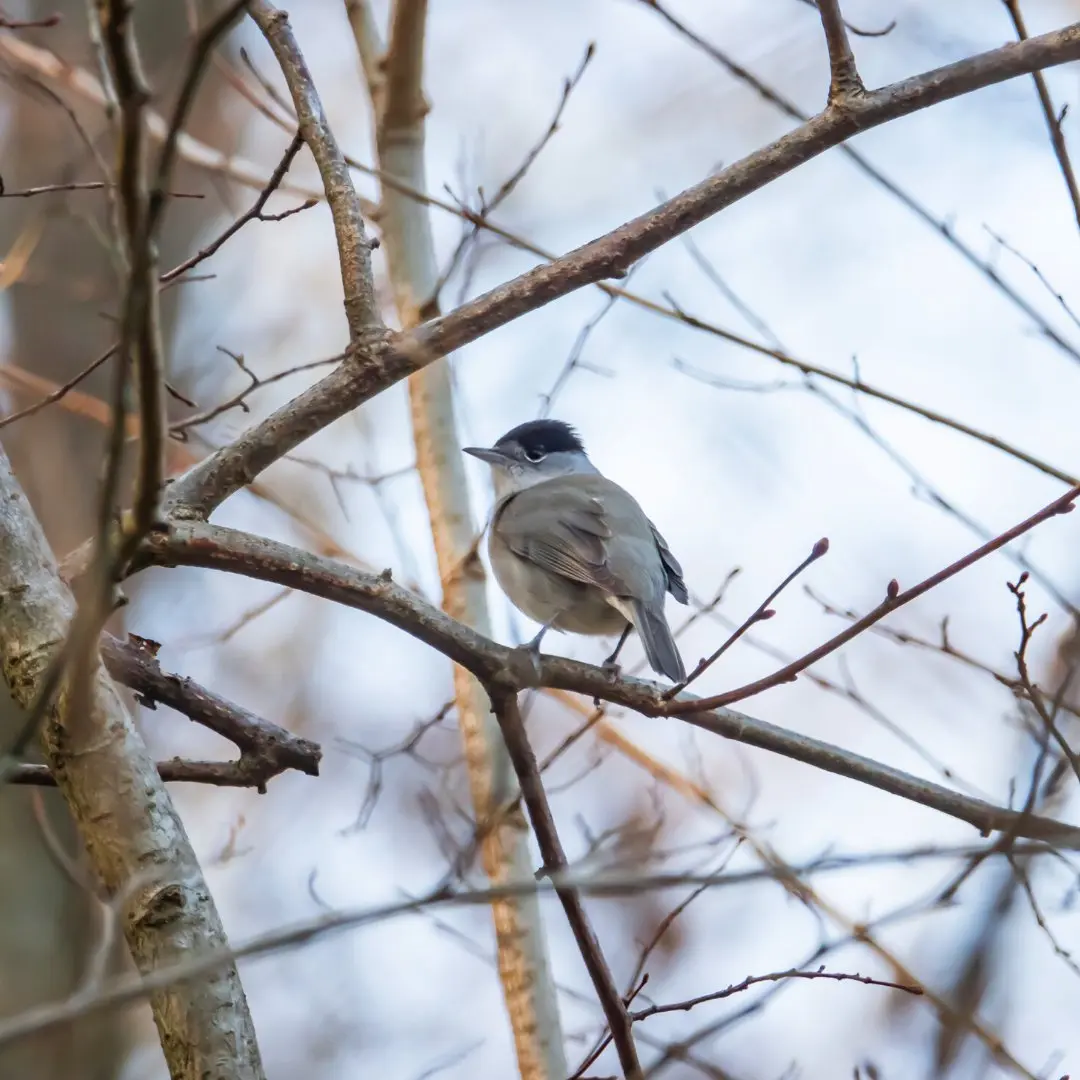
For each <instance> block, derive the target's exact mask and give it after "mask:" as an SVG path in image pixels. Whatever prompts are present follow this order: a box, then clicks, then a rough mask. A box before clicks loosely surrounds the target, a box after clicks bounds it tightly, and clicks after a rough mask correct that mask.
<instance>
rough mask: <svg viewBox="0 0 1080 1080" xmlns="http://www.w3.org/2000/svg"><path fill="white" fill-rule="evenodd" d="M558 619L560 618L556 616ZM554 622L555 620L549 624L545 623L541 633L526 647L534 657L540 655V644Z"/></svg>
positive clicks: (551, 620)
mask: <svg viewBox="0 0 1080 1080" xmlns="http://www.w3.org/2000/svg"><path fill="white" fill-rule="evenodd" d="M556 618H558V616H556ZM554 622H555V619H550V620H549V621H548V622H546V623H544V625H543V626H541V627H540V633H538V634H537V635H536V637H534V638H533V639H532V641H530V642H529V643H528V644H527V645H525V648H526V649H528V650H529V652H531V653H532V654H533V655H534V656H539V655H540V642H541V641H543V639H544V635H545V634H546V633H547V632H548V631H549V630H550V629H551V626H552V623H554Z"/></svg>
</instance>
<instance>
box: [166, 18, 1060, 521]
mask: <svg viewBox="0 0 1080 1080" xmlns="http://www.w3.org/2000/svg"><path fill="white" fill-rule="evenodd" d="M1078 58H1080V23H1076V24H1073V25H1071V26H1068V27H1066V28H1064V29H1062V30H1057V31H1054V32H1053V33H1050V34H1044V35H1042V36H1040V37H1034V38H1029V39H1028V40H1027V41H1024V42H1020V43H1013V44H1009V45H1004V46H1002V47H1001V48H1000V49H994V50H992V51H990V52H985V53H980V54H979V55H977V56H973V57H969V58H968V59H966V60H961V61H958V62H957V63H955V64H949V65H947V66H946V67H943V68H938V69H936V70H934V71H929V72H926V73H925V74H922V75H918V76H915V77H914V78H911V79H906V80H904V81H903V82H899V83H893V84H891V85H890V86H887V87H884V88H883V89H880V90H873V91H868V92H867V93H865V94H862V95H860V96H859V97H857V98H855V99H852V100H851V101H849V102H848V103H847V106H846V107H845V108H844V109H843V110H839V111H837V110H827V111H826V112H825V113H822V114H820V115H819V116H816V117H814V118H812V119H811V120H809V121H807V122H806V123H805V124H802V125H801V126H799V127H798V128H796V129H795V130H793V131H791V132H789V133H788V134H786V135H783V136H781V137H780V138H779V139H777V140H776V141H775V142H772V143H770V144H769V145H768V146H766V147H763V148H762V149H760V150H757V151H755V152H754V153H752V154H750V155H749V156H748V157H746V158H744V159H743V160H742V161H739V162H736V163H735V164H734V165H731V166H729V167H728V168H727V169H724V170H722V171H721V172H719V173H717V174H715V175H714V176H710V177H709V178H708V179H706V180H703V181H702V182H701V183H699V184H697V185H695V186H694V187H692V188H689V189H688V190H687V191H684V192H683V193H682V194H680V195H676V196H675V197H674V198H672V199H669V200H668V201H667V202H665V203H663V204H662V205H660V206H659V207H657V208H656V209H655V210H652V211H650V212H648V213H646V214H643V215H642V216H641V217H638V218H635V219H634V220H633V221H630V222H628V223H627V224H625V225H622V226H620V227H619V228H617V229H615V230H614V231H612V232H610V233H607V234H606V235H604V236H602V237H600V238H598V239H597V240H593V241H592V242H590V243H588V244H585V245H584V246H582V247H580V248H578V249H576V250H575V251H572V252H570V253H569V254H567V255H564V256H563V257H562V258H560V259H556V260H555V261H554V262H552V263H550V264H548V265H546V266H540V267H537V268H536V269H534V270H530V271H528V272H527V273H525V274H522V275H521V276H520V277H517V278H514V279H513V280H512V281H509V282H507V283H506V284H505V285H502V286H499V287H498V288H496V289H493V290H492V291H491V292H488V293H485V294H484V295H483V296H480V297H477V298H476V299H475V300H473V301H470V302H469V303H467V304H464V305H462V306H461V307H460V308H458V309H457V310H456V311H454V312H451V313H450V314H449V315H444V316H442V317H441V318H437V319H434V320H432V321H431V322H428V323H425V324H424V325H423V326H421V327H419V328H417V329H416V330H414V331H412V332H409V333H404V334H401V335H399V336H397V337H396V338H395V339H394V340H393V341H392V342H391V343H390V344H389V345H388V346H387V347H386V348H385V349H377V350H375V351H374V353H373V355H372V356H371V357H370V358H368V359H366V360H364V361H362V362H357V363H349V364H343V365H341V367H340V368H338V369H337V370H336V371H334V372H332V373H331V374H330V375H328V376H327V377H326V378H325V379H323V380H322V381H321V382H319V383H316V384H315V385H314V386H313V387H311V388H310V389H309V390H308V391H307V392H306V393H304V394H302V395H301V396H300V397H298V398H296V399H295V400H294V401H292V402H290V403H289V404H288V405H286V406H284V407H282V408H281V409H278V410H277V411H276V412H274V413H272V414H271V415H270V416H269V417H267V418H266V419H265V420H264V421H262V422H261V423H259V424H257V425H255V426H254V427H253V428H251V429H250V430H248V431H247V432H245V433H244V434H243V435H241V436H240V438H239V439H237V440H236V441H235V442H234V443H233V444H232V445H231V446H229V447H227V448H225V449H222V450H219V451H217V452H216V453H214V454H212V455H211V456H210V457H209V458H207V459H206V460H205V461H203V462H200V464H199V465H197V466H195V468H194V469H192V470H191V471H190V472H188V473H187V474H186V475H185V476H183V477H181V478H180V479H179V480H177V481H176V482H175V483H174V484H173V487H172V505H173V506H174V508H175V510H176V512H177V513H181V512H182V513H184V514H185V515H187V516H206V515H208V514H209V513H210V512H211V511H212V510H213V509H214V508H215V507H217V506H218V505H220V503H221V502H223V501H224V500H225V499H226V498H228V497H229V496H230V495H231V494H233V493H234V492H236V491H239V490H240V488H242V487H243V486H244V485H245V484H247V483H249V482H250V481H251V480H252V479H253V478H254V477H255V476H257V475H258V474H259V473H260V472H262V470H263V469H265V468H267V466H269V465H270V464H272V463H273V462H274V461H276V460H278V458H280V457H282V456H283V455H284V454H287V453H289V451H291V450H292V449H294V448H295V447H296V446H297V445H298V444H299V443H301V442H303V441H304V440H305V439H307V438H308V437H310V436H311V435H313V434H314V433H315V432H316V431H319V430H321V428H323V427H325V426H326V425H327V424H329V423H331V422H332V421H333V420H336V419H337V418H338V417H340V416H343V415H344V414H345V413H347V412H350V411H351V410H353V409H355V408H356V407H357V406H358V405H360V404H362V403H363V402H365V401H368V400H369V399H370V398H372V397H373V396H375V394H377V393H379V392H380V391H382V390H385V389H386V388H387V387H388V386H392V385H393V384H394V383H396V382H398V381H399V380H401V379H403V378H405V377H407V376H408V375H411V374H413V373H414V372H416V371H419V370H420V369H421V368H423V367H425V366H426V365H427V364H430V363H432V362H433V361H435V360H437V359H438V358H439V357H441V356H445V355H446V354H447V353H448V352H452V351H453V350H455V349H458V348H461V347H462V346H463V345H467V344H469V343H470V342H472V341H475V340H476V339H477V338H479V337H481V336H483V335H484V334H486V333H489V332H490V331H491V330H494V329H496V328H498V327H500V326H503V325H505V324H506V323H508V322H510V321H512V320H513V319H516V318H518V317H519V316H521V315H523V314H525V313H526V312H529V311H534V310H536V309H537V308H540V307H543V306H544V305H545V304H548V303H550V302H551V301H553V300H556V299H558V298H559V297H562V296H566V295H568V294H569V293H571V292H573V291H574V290H576V289H579V288H582V287H583V286H585V285H590V284H595V283H597V282H599V281H602V280H603V279H604V278H606V277H610V276H612V275H614V274H619V273H622V272H623V271H625V270H626V269H627V268H628V267H629V266H630V265H632V264H633V263H634V262H636V261H637V260H638V259H640V258H641V257H642V256H644V255H647V254H648V253H649V252H650V251H654V250H656V249H657V248H658V247H660V246H662V245H663V244H665V243H667V241H669V240H671V239H673V238H674V237H676V236H679V235H681V234H682V233H684V232H686V231H687V230H688V229H691V228H692V227H693V226H695V225H698V224H700V223H701V222H702V221H705V220H707V219H708V218H710V217H711V216H713V215H714V214H717V213H719V212H720V211H721V210H723V209H724V208H725V207H727V206H730V205H731V204H732V203H734V202H737V201H738V200H739V199H742V198H745V197H746V196H747V195H749V194H751V193H752V192H754V191H757V190H758V189H760V188H762V187H764V186H765V185H766V184H768V183H770V182H772V181H773V180H775V179H777V178H778V177H780V176H783V175H784V174H785V173H788V172H790V171H792V170H793V169H795V168H796V167H798V166H799V165H802V164H803V163H804V162H806V161H808V160H809V159H811V158H813V157H816V156H817V155H819V154H821V153H824V152H825V151H826V150H828V149H830V148H832V147H834V146H837V145H839V144H840V143H842V142H843V141H844V140H845V139H847V138H849V137H850V136H852V135H854V134H856V133H857V132H860V131H865V130H868V129H870V128H873V127H876V126H878V125H880V124H884V123H886V122H887V121H889V120H894V119H897V118H898V117H901V116H907V115H910V114H911V113H914V112H918V111H919V110H921V109H925V108H929V107H930V106H932V105H937V104H940V103H941V102H943V101H949V100H951V99H952V98H955V97H959V96H960V95H962V94H966V93H970V92H972V91H974V90H978V89H981V88H983V87H986V86H992V85H994V84H996V83H999V82H1003V81H1005V80H1006V79H1011V78H1016V77H1017V76H1019V75H1030V74H1031V73H1032V72H1033V71H1036V70H1038V69H1040V68H1043V67H1049V66H1052V65H1055V64H1063V63H1067V62H1069V61H1071V60H1076V59H1078Z"/></svg>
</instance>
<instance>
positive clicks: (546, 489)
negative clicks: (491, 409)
mask: <svg viewBox="0 0 1080 1080" xmlns="http://www.w3.org/2000/svg"><path fill="white" fill-rule="evenodd" d="M467 452H469V453H472V454H474V455H475V456H477V457H480V458H482V459H483V460H485V461H487V462H488V463H489V464H490V465H491V466H492V468H493V471H494V474H495V487H496V499H497V501H496V506H495V512H494V515H493V517H492V522H491V532H490V537H489V541H488V550H489V553H490V556H491V565H492V569H493V570H494V572H495V577H496V578H497V579H498V582H499V585H500V586H501V587H502V589H503V591H504V592H505V593H506V594H507V596H508V597H509V598H510V600H511V601H512V602H513V604H514V605H515V607H517V608H519V609H520V610H521V611H523V612H524V613H525V614H526V615H528V616H529V617H530V618H531V619H534V620H535V621H536V622H538V623H540V624H541V625H542V627H543V628H544V629H546V628H547V627H549V626H551V627H555V628H556V629H558V630H565V631H570V632H571V633H578V634H594V635H609V634H618V633H621V632H624V631H626V630H627V629H628V627H627V624H628V623H629V624H631V625H633V626H634V628H636V629H637V631H638V634H639V635H640V637H641V640H642V644H643V645H644V647H645V655H646V657H647V658H648V661H649V664H650V666H651V667H652V668H653V670H655V671H657V672H658V673H660V674H662V675H664V676H666V677H667V678H669V679H671V680H672V681H673V682H681V681H682V680H683V679H684V678H685V670H684V668H683V663H682V659H681V658H680V656H679V651H678V649H677V647H676V645H675V641H674V639H673V638H672V635H671V631H670V629H669V627H668V625H667V621H666V619H665V617H664V597H665V594H666V593H668V592H670V593H671V594H672V596H674V597H675V599H676V600H677V601H678V602H679V603H681V604H685V603H686V602H687V600H688V594H687V591H686V585H685V583H684V582H683V577H682V568H681V567H680V566H679V563H678V561H677V560H676V559H675V557H674V556H673V555H672V553H671V551H670V549H669V548H668V546H667V544H666V542H665V541H664V539H663V537H662V536H661V535H660V533H659V532H658V531H657V529H656V526H654V525H653V524H652V522H651V521H649V519H648V518H647V517H646V516H645V513H644V511H643V510H642V509H641V507H640V506H639V505H638V504H637V502H636V500H635V499H634V498H633V497H632V496H631V495H630V494H629V493H628V492H627V491H625V490H624V489H623V488H621V487H620V486H619V485H618V484H616V483H614V482H613V481H611V480H608V479H607V478H606V477H604V476H602V475H601V474H600V473H599V472H598V471H597V470H596V468H595V466H593V464H592V463H591V462H590V461H589V459H588V457H587V455H586V454H585V450H584V447H583V446H582V445H581V442H580V439H579V438H578V437H577V434H576V432H573V430H572V429H570V428H569V427H568V426H567V425H563V424H560V423H559V422H558V421H533V422H531V423H530V424H526V425H522V426H521V427H520V428H516V429H514V431H512V432H508V433H507V434H506V435H504V436H503V437H502V438H501V439H500V440H499V442H498V443H496V444H495V447H493V448H491V449H478V448H469V449H468V451H467ZM543 632H544V630H543V629H542V630H541V632H540V634H539V635H537V638H536V641H535V643H534V644H536V645H538V643H539V639H540V637H541V636H542V635H543ZM622 640H625V633H624V634H623V638H622V639H620V646H621V644H622ZM617 653H618V649H616V653H615V654H613V656H612V657H611V658H610V659H611V660H612V661H613V660H614V655H617Z"/></svg>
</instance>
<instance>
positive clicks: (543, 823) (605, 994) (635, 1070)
mask: <svg viewBox="0 0 1080 1080" xmlns="http://www.w3.org/2000/svg"><path fill="white" fill-rule="evenodd" d="M488 693H489V694H490V695H491V707H492V709H493V710H494V712H495V715H496V716H497V717H498V720H499V727H500V729H501V730H502V735H503V740H504V741H505V743H506V748H507V751H508V752H509V755H510V760H511V761H512V762H513V763H514V771H515V772H516V773H517V778H518V783H519V784H520V785H521V796H522V799H523V801H524V803H525V806H526V809H527V810H528V811H529V820H530V821H531V822H532V827H533V832H534V833H535V834H536V840H537V843H538V844H539V846H540V855H541V858H543V860H544V867H543V870H544V876H550V875H552V874H556V875H557V874H560V873H562V872H563V871H565V870H566V868H567V861H566V853H565V852H564V851H563V847H562V842H561V841H560V840H559V833H558V830H557V829H556V828H555V819H554V818H553V817H552V815H551V807H550V806H549V805H548V801H547V795H546V794H545V793H544V785H543V782H542V781H541V779H540V770H539V769H538V768H537V767H536V756H535V755H534V754H533V751H532V747H531V746H530V745H529V739H528V736H527V735H526V734H525V724H524V722H523V721H522V719H521V711H520V710H519V709H518V703H517V691H516V690H515V689H513V688H506V687H502V686H500V685H499V684H497V683H492V684H491V685H490V686H489V687H488ZM555 892H556V895H557V896H558V897H559V902H560V903H561V904H562V906H563V911H565V912H566V920H567V922H569V924H570V929H571V931H572V932H573V935H574V940H575V941H576V942H577V946H578V950H579V951H580V953H581V958H582V960H584V961H585V967H586V969H587V970H588V972H589V978H590V979H592V984H593V988H594V989H595V990H596V996H597V997H598V998H599V999H600V1007H601V1008H602V1009H603V1011H604V1018H605V1019H606V1020H607V1023H608V1028H609V1029H610V1031H611V1039H612V1042H614V1043H615V1049H616V1050H617V1051H618V1054H619V1064H620V1065H621V1066H622V1071H623V1075H624V1076H625V1077H626V1080H641V1076H642V1072H641V1065H640V1063H639V1062H638V1056H637V1050H636V1049H635V1048H634V1038H633V1035H632V1034H631V1031H630V1024H631V1021H630V1015H629V1013H628V1012H627V1010H626V1003H625V1002H624V1001H623V999H622V995H621V994H620V993H619V988H618V986H617V985H616V984H615V977H614V976H613V975H612V974H611V968H610V967H608V963H607V961H606V960H605V959H604V953H603V951H602V950H601V948H600V942H599V941H598V940H597V938H596V933H595V931H594V930H593V928H592V926H591V924H590V923H589V918H588V916H587V915H586V914H585V908H584V906H583V905H582V903H581V896H580V895H579V894H578V893H577V891H576V890H575V889H573V888H567V887H565V886H563V887H560V886H556V887H555Z"/></svg>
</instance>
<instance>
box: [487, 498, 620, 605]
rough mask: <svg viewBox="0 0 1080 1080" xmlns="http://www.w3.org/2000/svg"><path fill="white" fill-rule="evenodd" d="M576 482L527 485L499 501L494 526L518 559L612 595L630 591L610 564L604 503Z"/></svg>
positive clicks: (608, 528)
mask: <svg viewBox="0 0 1080 1080" xmlns="http://www.w3.org/2000/svg"><path fill="white" fill-rule="evenodd" d="M580 481H581V478H579V477H559V478H557V479H554V480H545V481H544V482H543V483H542V484H537V485H536V486H535V487H532V488H526V489H525V490H524V491H521V492H519V493H518V494H516V495H514V496H512V497H511V498H509V499H508V500H507V501H506V502H505V503H504V504H503V506H502V508H501V509H500V511H499V512H498V515H497V518H496V521H495V522H494V523H493V527H494V528H496V529H497V530H498V533H499V537H500V539H501V540H502V541H503V543H505V544H506V545H507V547H509V548H510V550H511V551H512V552H514V554H515V555H517V556H519V557H520V558H522V559H528V560H529V561H530V562H533V563H536V564H537V565H538V566H541V567H543V568H544V569H545V570H548V571H550V572H551V573H554V574H560V575H561V576H563V577H565V578H569V579H570V580H571V581H579V582H581V583H582V584H584V585H594V586H596V587H597V588H600V589H603V590H604V591H605V592H607V593H610V594H611V595H613V596H624V595H628V593H629V590H628V589H627V587H626V584H625V583H624V582H623V581H621V580H620V579H619V577H618V575H616V574H615V573H614V572H613V571H612V569H611V567H610V566H609V564H608V547H607V541H608V540H610V539H611V537H612V534H613V531H612V526H611V523H610V521H609V520H608V515H607V514H606V513H605V510H604V505H603V503H601V501H600V500H599V499H598V498H596V497H595V496H594V495H593V494H592V492H591V491H590V490H589V487H590V486H591V485H587V484H582V483H581V482H580ZM556 508H557V509H556Z"/></svg>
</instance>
